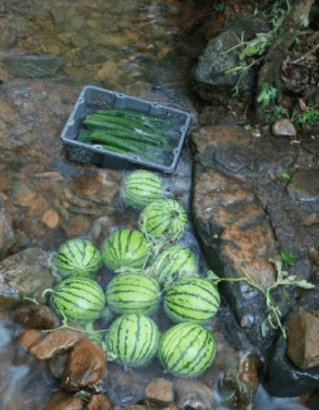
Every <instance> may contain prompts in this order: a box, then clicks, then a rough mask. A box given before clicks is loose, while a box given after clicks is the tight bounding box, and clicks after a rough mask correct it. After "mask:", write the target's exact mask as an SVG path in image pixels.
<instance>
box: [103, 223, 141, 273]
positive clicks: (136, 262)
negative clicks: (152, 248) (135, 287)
mask: <svg viewBox="0 0 319 410" xmlns="http://www.w3.org/2000/svg"><path fill="white" fill-rule="evenodd" d="M102 258H103V262H104V263H105V265H106V266H107V267H108V268H109V269H112V270H115V269H118V268H120V267H128V268H141V267H142V266H143V265H144V264H145V263H146V260H147V258H148V242H147V240H146V238H145V236H144V235H143V234H142V233H141V232H139V231H135V230H132V229H121V230H118V231H115V232H113V233H112V234H111V235H110V236H109V237H108V238H106V239H105V241H104V243H103V245H102Z"/></svg>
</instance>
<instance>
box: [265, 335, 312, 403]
mask: <svg viewBox="0 0 319 410" xmlns="http://www.w3.org/2000/svg"><path fill="white" fill-rule="evenodd" d="M274 349H275V350H274V352H273V353H272V355H271V356H270V357H269V360H268V362H267V363H266V366H265V369H264V377H263V385H264V387H265V388H266V390H267V391H268V392H269V394H271V395H272V396H277V397H297V396H300V395H301V394H304V393H309V392H313V391H316V390H318V385H319V370H318V367H316V368H311V369H305V370H302V369H299V368H298V367H296V366H295V365H294V364H293V363H292V361H291V360H290V359H289V357H288V356H287V354H286V352H287V342H286V340H285V339H284V338H282V337H280V338H279V339H278V341H277V343H276V345H275V347H274Z"/></svg>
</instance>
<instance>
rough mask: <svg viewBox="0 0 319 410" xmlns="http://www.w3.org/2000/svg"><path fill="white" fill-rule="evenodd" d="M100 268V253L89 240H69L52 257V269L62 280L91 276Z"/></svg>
mask: <svg viewBox="0 0 319 410" xmlns="http://www.w3.org/2000/svg"><path fill="white" fill-rule="evenodd" d="M101 266H102V256H101V253H100V251H99V250H98V249H97V248H96V247H95V246H94V245H93V243H92V242H91V241H89V240H85V239H80V238H77V239H71V240H69V241H67V242H65V243H64V244H63V245H62V246H61V247H60V248H59V250H58V251H57V253H56V254H55V255H54V257H53V260H52V268H53V270H54V271H55V272H56V273H58V275H60V276H62V277H63V278H65V277H69V276H81V277H82V276H92V275H93V274H94V273H96V272H97V271H98V270H99V269H100V267H101Z"/></svg>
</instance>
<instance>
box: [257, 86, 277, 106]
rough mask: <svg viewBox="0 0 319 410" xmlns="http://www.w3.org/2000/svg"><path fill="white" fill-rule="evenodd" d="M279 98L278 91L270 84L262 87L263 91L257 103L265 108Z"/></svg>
mask: <svg viewBox="0 0 319 410" xmlns="http://www.w3.org/2000/svg"><path fill="white" fill-rule="evenodd" d="M276 96H277V89H276V88H274V87H273V86H271V85H270V84H268V83H265V84H263V85H262V87H261V90H260V92H259V94H258V96H257V102H259V103H261V105H262V106H263V107H265V106H266V105H268V104H270V103H271V102H272V101H274V99H275V98H276Z"/></svg>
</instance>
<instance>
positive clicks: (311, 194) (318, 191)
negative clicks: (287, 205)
mask: <svg viewBox="0 0 319 410" xmlns="http://www.w3.org/2000/svg"><path fill="white" fill-rule="evenodd" d="M287 190H288V194H289V197H290V198H291V199H292V200H294V201H303V202H308V201H319V169H305V170H301V171H299V172H297V173H296V174H295V175H294V176H293V178H292V180H291V182H290V183H289V185H288V187H287Z"/></svg>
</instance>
